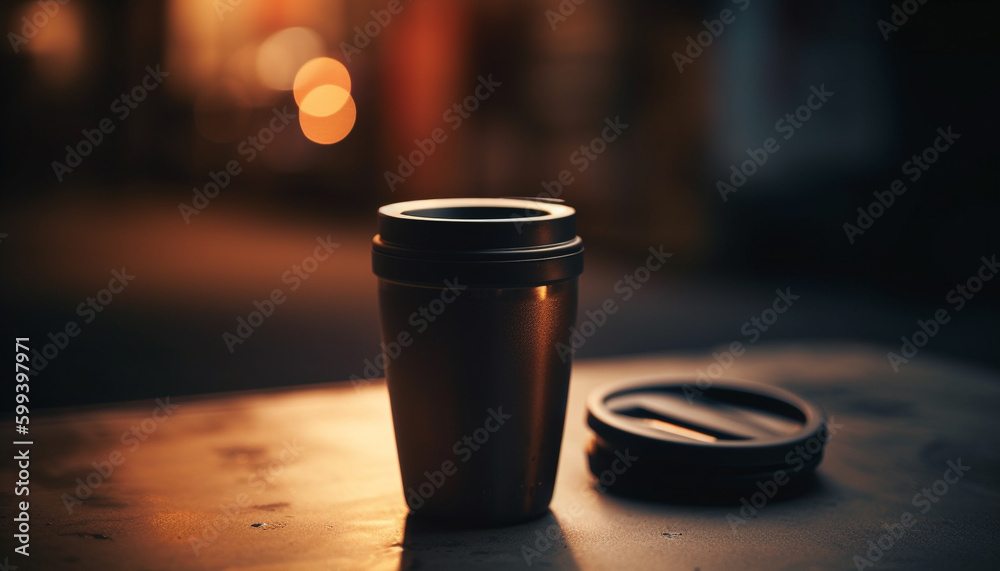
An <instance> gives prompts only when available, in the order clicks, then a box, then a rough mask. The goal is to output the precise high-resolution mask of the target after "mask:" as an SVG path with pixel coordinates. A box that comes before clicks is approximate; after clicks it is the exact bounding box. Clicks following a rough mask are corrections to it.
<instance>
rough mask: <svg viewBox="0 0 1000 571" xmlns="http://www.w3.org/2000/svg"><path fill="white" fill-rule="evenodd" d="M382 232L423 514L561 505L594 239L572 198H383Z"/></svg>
mask: <svg viewBox="0 0 1000 571" xmlns="http://www.w3.org/2000/svg"><path fill="white" fill-rule="evenodd" d="M378 230H379V233H378V234H377V235H376V236H375V237H374V238H373V240H372V267H373V270H374V273H375V274H376V275H377V276H378V278H379V280H378V291H379V311H380V314H381V329H382V346H383V359H384V363H383V364H384V367H385V375H386V380H387V383H388V387H389V399H390V403H391V406H392V421H393V427H394V430H395V434H396V450H397V452H398V456H399V468H400V472H401V475H402V480H403V492H404V496H405V498H406V503H407V505H408V506H409V508H410V512H411V514H412V516H414V517H418V518H425V517H426V518H427V519H431V520H439V521H443V522H446V523H452V524H476V525H503V524H509V523H516V522H519V521H524V520H528V519H532V518H535V517H538V516H541V515H542V514H544V513H546V512H547V511H548V506H549V502H550V500H551V499H552V492H553V486H554V484H555V477H556V467H557V464H558V460H559V448H560V444H561V441H562V435H563V424H564V421H565V415H566V398H567V393H568V390H569V376H570V365H571V352H572V351H571V350H570V349H569V347H570V346H571V345H570V339H569V337H570V327H571V326H572V325H573V324H574V322H575V321H576V306H577V278H578V276H579V275H580V273H581V272H582V271H583V242H582V241H581V239H580V237H579V236H577V235H576V213H575V211H574V210H573V209H572V208H570V207H568V206H565V205H563V204H561V203H559V202H558V201H551V202H550V201H540V200H531V199H510V198H489V199H487V198H475V199H473V198H455V199H435V200H416V201H410V202H400V203H395V204H389V205H387V206H383V207H382V208H380V209H379V212H378Z"/></svg>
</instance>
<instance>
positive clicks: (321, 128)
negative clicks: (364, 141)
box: [299, 85, 358, 145]
mask: <svg viewBox="0 0 1000 571" xmlns="http://www.w3.org/2000/svg"><path fill="white" fill-rule="evenodd" d="M325 87H331V88H333V89H339V90H340V91H344V90H343V89H341V88H338V87H335V86H332V85H331V86H325ZM321 89H323V87H320V88H317V89H316V90H314V91H313V93H315V92H316V91H319V90H321ZM324 92H327V90H324ZM345 93H346V92H345ZM312 95H313V94H312V93H310V94H309V95H307V96H306V98H305V99H304V100H303V105H302V107H301V108H300V109H299V125H300V126H301V127H302V133H303V134H304V135H305V136H306V137H307V138H308V139H309V140H310V141H312V142H314V143H320V144H322V145H332V144H333V143H336V142H338V141H340V140H342V139H343V138H344V137H346V136H347V134H348V133H350V132H351V129H352V128H354V121H355V120H356V119H357V115H358V110H357V108H356V107H355V105H354V98H353V97H351V96H350V95H349V94H348V95H347V99H346V101H344V103H343V104H341V106H340V109H338V110H337V111H336V112H333V113H331V114H329V115H324V116H317V115H312V114H310V113H308V112H307V111H306V109H307V108H311V107H313V106H314V104H313V103H312V101H311V100H312ZM320 97H322V94H320ZM332 105H333V103H332V102H331V101H329V100H326V99H318V100H317V103H315V106H316V107H318V108H319V110H320V112H323V111H326V110H327V109H329V108H330V107H332Z"/></svg>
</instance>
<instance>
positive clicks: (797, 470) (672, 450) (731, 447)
mask: <svg viewBox="0 0 1000 571" xmlns="http://www.w3.org/2000/svg"><path fill="white" fill-rule="evenodd" d="M587 424H588V425H589V426H590V428H591V429H592V430H593V431H594V435H595V438H594V441H593V442H592V443H591V446H590V449H589V450H588V454H589V459H590V466H591V471H592V472H594V475H595V476H598V477H600V474H601V473H602V472H604V471H605V470H606V469H607V468H608V465H609V463H610V462H613V461H614V459H615V458H621V457H622V455H623V452H624V451H626V450H627V455H628V456H627V457H628V458H633V459H635V460H634V462H631V463H630V464H631V465H630V466H629V467H628V469H627V470H625V473H626V474H628V477H627V478H624V479H625V480H627V481H631V482H632V483H636V482H639V483H641V484H643V485H652V486H654V487H659V488H663V487H668V486H672V487H674V488H678V489H680V490H689V491H696V490H704V489H706V488H711V487H723V488H738V487H740V486H744V485H747V484H753V483H755V482H757V481H760V480H762V479H767V478H771V477H773V476H777V475H778V472H779V471H780V472H783V474H782V475H781V476H780V478H779V479H784V478H785V477H787V478H789V479H792V478H795V477H798V476H803V475H807V474H809V473H811V472H812V471H814V470H815V468H816V466H817V465H818V464H819V462H820V460H821V459H822V453H823V448H824V446H825V444H826V442H827V440H829V436H830V434H829V430H828V428H827V425H826V419H825V417H824V415H823V413H822V411H821V410H820V409H819V408H818V407H817V406H815V405H813V404H812V403H809V402H808V401H806V400H804V399H802V398H801V397H799V396H797V395H795V394H792V393H791V392H788V391H786V390H783V389H780V388H778V387H774V386H770V385H765V384H761V383H755V382H750V381H743V380H734V379H727V380H713V381H711V382H708V383H706V382H705V381H696V380H695V379H680V380H674V379H672V380H663V379H644V380H633V381H626V382H620V383H611V384H609V385H605V386H602V387H600V388H598V389H596V390H594V391H593V392H591V393H590V395H589V396H588V400H587ZM619 465H621V464H620V463H619ZM629 472H631V473H629ZM633 491H634V490H633Z"/></svg>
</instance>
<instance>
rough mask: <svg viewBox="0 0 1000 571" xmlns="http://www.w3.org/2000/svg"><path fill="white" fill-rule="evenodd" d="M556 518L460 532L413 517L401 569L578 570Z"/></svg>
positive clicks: (408, 523)
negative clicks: (539, 566)
mask: <svg viewBox="0 0 1000 571" xmlns="http://www.w3.org/2000/svg"><path fill="white" fill-rule="evenodd" d="M563 533H564V532H563V528H562V526H561V525H560V523H559V520H558V518H557V517H556V516H555V514H553V513H552V512H547V513H546V514H545V515H544V516H542V517H541V518H538V519H535V520H533V521H530V522H526V523H522V524H519V525H514V526H506V527H503V528H492V529H486V528H479V529H476V528H472V529H470V528H464V529H463V528H460V527H458V526H447V525H440V524H435V523H432V522H429V521H427V520H426V519H421V518H420V517H419V516H415V515H414V514H410V515H409V516H407V519H406V529H405V532H404V537H403V542H402V544H401V547H402V550H403V553H402V555H401V558H400V564H399V568H400V570H403V569H407V570H408V569H468V568H470V566H471V567H474V568H477V569H509V568H516V567H520V566H535V565H542V566H544V567H551V568H556V569H579V565H578V564H577V562H576V560H575V559H574V557H573V553H572V551H571V550H570V549H569V548H568V546H567V544H566V542H565V539H564V537H563Z"/></svg>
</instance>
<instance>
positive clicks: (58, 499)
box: [0, 345, 1000, 571]
mask: <svg viewBox="0 0 1000 571" xmlns="http://www.w3.org/2000/svg"><path fill="white" fill-rule="evenodd" d="M711 362H713V361H712V360H711V356H703V355H699V356H653V357H642V358H629V359H620V360H603V361H591V362H580V363H577V364H576V365H575V366H574V372H573V379H572V383H571V389H570V402H569V409H568V414H567V420H566V434H565V438H564V442H563V450H562V456H561V458H560V465H559V476H558V480H557V483H556V492H555V497H554V499H553V502H552V513H551V514H550V515H547V516H545V517H544V518H542V519H540V520H537V521H534V522H530V523H527V524H522V525H518V526H514V527H507V528H499V529H487V530H471V529H470V530H453V531H442V530H437V531H434V530H418V529H416V528H415V526H413V525H410V526H407V518H406V505H405V503H404V501H403V496H402V487H401V483H400V480H399V469H398V466H397V464H396V456H395V447H394V442H393V434H392V424H391V417H390V413H389V401H388V395H387V392H386V389H385V385H384V384H383V383H382V382H379V381H376V382H373V383H372V384H370V385H368V386H362V387H356V388H355V387H351V386H344V385H342V384H340V385H312V386H306V387H292V388H289V389H286V390H281V391H271V392H266V393H261V392H256V393H230V394H224V395H217V396H213V397H208V398H206V397H199V398H190V399H184V398H171V399H170V402H171V403H172V404H176V405H179V406H178V407H177V408H176V409H175V410H172V411H171V414H170V415H169V416H164V415H165V413H164V412H158V413H157V414H156V416H160V417H163V418H162V420H161V421H159V422H158V421H156V420H153V416H154V415H153V409H154V408H155V407H156V403H154V402H142V403H131V404H129V405H121V406H116V407H113V408H107V407H105V408H94V409H89V410H61V411H58V412H53V413H49V414H35V415H34V416H33V417H32V421H33V422H32V424H31V437H32V440H33V442H34V445H33V446H32V449H31V468H30V469H31V495H30V504H31V505H30V517H31V520H30V521H31V531H30V536H31V543H30V553H31V555H30V557H29V558H25V557H22V556H20V555H17V554H13V553H12V549H13V546H12V545H10V544H9V541H10V537H11V535H10V531H9V530H10V528H11V517H12V516H11V513H12V512H13V511H14V509H13V508H14V503H15V500H24V499H25V498H24V497H17V498H16V497H15V496H14V494H13V493H12V492H13V489H12V486H8V485H5V486H4V487H3V491H2V492H0V493H2V499H3V506H4V510H3V519H4V520H5V521H6V522H7V523H6V524H4V525H5V528H4V529H5V530H7V531H5V532H4V536H5V538H6V539H5V541H4V543H5V544H7V545H10V547H8V549H6V550H5V553H4V555H6V554H8V553H10V554H11V555H10V563H11V564H12V565H18V566H19V568H20V569H22V570H31V569H241V570H255V571H264V570H272V569H273V570H279V569H281V570H289V569H291V570H296V569H415V568H427V569H438V568H455V569H469V568H486V569H491V568H498V569H501V568H502V569H508V568H514V569H517V568H528V567H541V568H579V569H630V568H631V569H646V568H656V569H687V570H691V569H700V570H703V571H708V570H714V569H797V570H811V569H855V568H857V563H856V560H855V559H854V558H855V556H856V555H857V556H861V557H868V555H867V552H868V551H869V550H870V548H871V545H869V543H868V542H869V541H873V542H878V541H879V540H880V537H881V538H882V539H881V541H882V544H883V546H888V545H889V540H888V539H886V538H885V537H886V536H885V534H887V533H889V532H887V531H886V529H885V528H883V524H892V523H894V522H900V519H901V518H902V517H903V514H904V513H905V512H909V513H911V514H913V517H914V521H915V523H914V522H910V523H912V524H913V525H912V527H908V528H906V527H902V529H903V530H904V533H903V536H902V537H899V538H894V539H892V545H891V546H889V547H888V549H885V550H884V552H883V553H882V554H881V557H879V558H878V560H877V561H873V563H875V565H874V566H873V567H868V568H874V569H880V570H881V569H918V568H920V569H959V568H961V569H979V568H982V569H995V568H997V563H998V562H1000V541H998V537H1000V534H998V530H1000V509H998V507H1000V462H998V450H1000V447H998V444H1000V435H998V431H997V428H998V421H997V418H998V410H1000V377H998V376H997V375H996V374H995V373H992V372H989V371H984V370H982V369H977V368H974V367H971V366H965V365H962V364H959V363H954V362H948V361H941V360H937V359H935V358H934V357H933V356H931V355H918V356H917V357H916V358H915V359H914V360H913V361H911V362H910V363H909V364H906V365H904V366H903V367H902V369H901V371H900V372H899V373H893V372H892V369H891V368H890V367H889V364H888V362H887V361H886V358H885V355H884V353H883V352H880V351H876V350H874V349H871V348H867V347H863V346H851V345H798V346H781V347H772V348H757V349H755V351H752V352H751V351H748V352H747V353H746V354H744V355H742V356H740V357H737V358H736V360H735V362H734V363H733V365H732V366H731V367H730V368H729V369H728V370H727V371H726V375H728V376H731V377H738V378H747V379H754V380H759V381H763V382H767V383H772V384H775V385H778V386H782V387H785V388H787V389H791V390H793V391H795V392H797V393H799V394H801V395H802V396H804V397H806V398H808V399H811V400H813V401H814V402H816V403H817V404H819V405H820V406H821V407H823V408H824V409H825V411H826V412H827V414H828V416H829V417H831V418H832V419H833V420H834V421H835V422H836V423H838V424H841V425H843V426H842V428H840V429H839V430H838V431H837V433H836V434H835V436H834V437H833V438H832V439H831V441H830V442H829V444H828V446H827V452H826V457H825V459H824V460H823V463H822V464H821V465H820V467H819V471H818V474H819V478H818V483H817V485H816V486H815V488H814V489H812V490H811V491H809V492H807V493H806V494H804V495H802V496H799V497H797V498H795V499H790V500H785V501H781V502H771V503H768V504H767V505H765V506H763V507H762V508H761V509H760V510H759V511H758V513H757V515H756V517H755V518H753V519H749V520H747V521H746V523H745V524H739V525H733V524H731V521H732V518H729V519H727V514H738V513H739V507H740V506H738V505H737V506H701V505H678V504H665V503H648V502H640V501H636V500H628V499H622V498H618V497H615V496H612V495H606V494H603V493H601V492H599V491H597V490H596V489H595V487H594V485H593V479H592V478H591V476H590V474H589V472H588V470H587V467H586V461H585V454H584V447H585V443H586V441H587V439H588V438H589V431H588V429H587V428H586V426H585V422H584V410H585V405H584V400H585V398H586V395H587V393H588V392H589V391H591V390H592V389H594V388H595V387H597V386H598V385H600V384H602V383H606V382H610V381H615V380H621V379H630V378H643V377H651V376H662V377H665V378H674V377H689V376H691V375H693V373H694V371H695V370H696V369H697V368H698V367H705V366H707V365H708V364H710V363H711ZM39 382H42V381H39ZM137 382H141V381H140V380H137ZM144 423H145V424H144ZM133 426H134V427H136V430H137V431H138V434H139V435H141V437H143V438H144V440H140V437H139V436H133V435H131V434H129V433H128V431H129V430H130V427H133ZM144 430H145V431H146V432H143V431H144ZM11 452H12V453H13V451H12V450H11ZM7 457H8V458H10V456H7ZM959 459H960V460H961V463H962V464H963V465H967V466H969V467H970V470H969V471H968V472H967V473H965V474H964V475H963V476H962V477H961V479H959V480H958V481H957V482H956V483H953V484H951V485H949V486H948V489H947V490H946V491H945V490H944V489H943V487H942V486H941V484H935V482H936V481H937V480H941V479H942V478H943V477H944V476H945V473H946V470H947V469H948V465H947V463H948V462H949V461H953V462H957V461H958V460H959ZM109 460H113V461H115V462H116V463H117V464H118V465H117V466H115V465H114V464H113V463H111V462H109ZM109 467H110V468H112V470H113V471H111V473H110V474H108V475H107V476H106V477H105V476H102V475H100V472H99V471H98V470H99V469H103V470H104V472H105V473H106V474H107V472H108V468H109ZM2 474H3V476H2V478H3V481H4V482H8V483H10V482H13V481H15V480H16V475H17V474H16V471H15V469H14V467H13V463H12V462H4V463H3V467H2ZM88 477H89V478H90V481H91V483H96V484H97V485H96V486H94V487H93V488H92V489H89V490H88V489H85V488H84V487H80V486H79V485H78V484H79V482H77V478H80V482H86V481H87V479H88ZM935 485H936V486H937V489H935V488H934V486H935ZM78 487H79V488H80V489H79V490H77V488H78ZM924 488H928V489H929V491H930V493H931V495H932V496H933V498H934V500H935V501H934V502H930V501H929V500H924V499H922V498H916V499H917V501H916V502H914V495H915V494H919V493H921V490H922V489H924ZM88 492H90V495H89V496H87V497H86V498H85V499H83V500H81V501H79V502H77V501H71V502H70V501H67V498H71V497H73V495H74V494H75V493H78V494H79V495H80V496H86V495H87V493H88ZM935 492H938V493H935ZM67 505H68V506H69V507H67ZM924 510H926V513H923V511H924ZM70 512H71V513H70ZM264 524H266V525H264ZM897 529H899V528H897ZM545 536H548V537H547V538H545ZM888 537H891V536H888ZM543 538H545V539H543ZM873 554H874V556H878V555H879V554H878V552H873ZM529 563H530V565H529Z"/></svg>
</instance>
